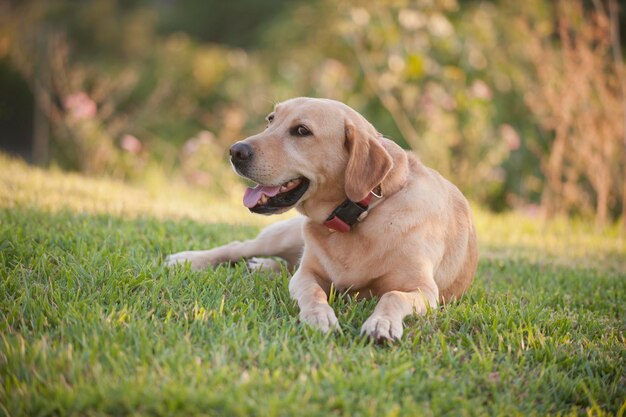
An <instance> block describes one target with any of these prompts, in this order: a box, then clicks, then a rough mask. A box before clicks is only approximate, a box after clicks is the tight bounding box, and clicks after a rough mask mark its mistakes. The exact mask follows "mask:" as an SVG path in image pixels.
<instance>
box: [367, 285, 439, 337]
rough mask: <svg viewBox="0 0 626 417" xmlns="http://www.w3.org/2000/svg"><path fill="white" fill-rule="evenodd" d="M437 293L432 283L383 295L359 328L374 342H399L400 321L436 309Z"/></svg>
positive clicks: (400, 333)
mask: <svg viewBox="0 0 626 417" xmlns="http://www.w3.org/2000/svg"><path fill="white" fill-rule="evenodd" d="M438 298H439V291H438V289H437V285H436V284H435V282H434V281H432V282H431V283H429V284H427V285H423V286H421V287H420V288H418V289H417V290H415V291H409V292H404V291H389V292H387V293H385V294H383V295H382V296H381V297H380V300H379V301H378V304H377V305H376V308H375V309H374V312H373V313H372V315H371V316H370V317H369V318H368V319H367V320H366V321H365V323H364V324H363V327H361V334H366V335H368V336H369V337H371V338H372V339H374V340H376V341H381V340H389V341H393V340H399V339H400V338H401V337H402V320H403V319H404V318H405V317H406V316H408V315H410V314H424V313H426V311H427V309H428V307H429V306H430V307H432V308H434V307H437V300H438Z"/></svg>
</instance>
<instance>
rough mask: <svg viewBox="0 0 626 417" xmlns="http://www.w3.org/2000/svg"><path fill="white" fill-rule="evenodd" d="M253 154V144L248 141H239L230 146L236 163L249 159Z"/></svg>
mask: <svg viewBox="0 0 626 417" xmlns="http://www.w3.org/2000/svg"><path fill="white" fill-rule="evenodd" d="M253 155H254V152H253V151H252V146H250V145H248V144H247V143H242V142H237V143H235V144H234V145H233V146H231V148H230V159H231V160H232V161H233V162H234V163H238V162H246V161H249V160H250V159H252V156H253Z"/></svg>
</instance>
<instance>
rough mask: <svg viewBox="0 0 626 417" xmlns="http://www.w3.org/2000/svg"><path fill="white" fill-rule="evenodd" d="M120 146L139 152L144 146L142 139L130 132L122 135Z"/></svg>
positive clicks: (131, 151) (129, 150) (128, 150)
mask: <svg viewBox="0 0 626 417" xmlns="http://www.w3.org/2000/svg"><path fill="white" fill-rule="evenodd" d="M120 146H121V147H122V149H124V150H125V151H127V152H130V153H139V152H141V149H142V148H143V146H142V144H141V141H140V140H139V139H137V138H136V137H135V136H133V135H129V134H126V135H124V136H122V140H121V141H120Z"/></svg>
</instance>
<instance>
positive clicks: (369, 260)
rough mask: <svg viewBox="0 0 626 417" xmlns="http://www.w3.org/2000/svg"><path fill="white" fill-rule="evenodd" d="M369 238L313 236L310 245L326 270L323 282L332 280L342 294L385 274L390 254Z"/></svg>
mask: <svg viewBox="0 0 626 417" xmlns="http://www.w3.org/2000/svg"><path fill="white" fill-rule="evenodd" d="M378 246H379V244H378V242H376V241H375V240H374V239H370V238H368V237H367V236H358V237H354V236H349V235H346V234H340V233H339V232H336V233H332V234H330V235H326V236H319V235H318V236H314V238H313V239H312V240H310V241H308V242H307V251H311V255H313V256H314V257H315V259H316V261H317V263H318V264H319V266H320V267H321V269H322V270H323V273H324V275H325V276H324V277H323V278H324V279H327V280H330V281H331V282H332V283H333V284H334V285H335V287H337V288H338V289H340V290H345V289H359V288H363V287H365V286H367V285H368V284H369V283H370V282H371V281H372V280H374V279H376V278H379V277H380V276H382V275H384V273H385V269H386V267H385V265H386V264H387V262H388V253H387V251H386V250H384V249H385V248H381V247H378Z"/></svg>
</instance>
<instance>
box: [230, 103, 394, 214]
mask: <svg viewBox="0 0 626 417" xmlns="http://www.w3.org/2000/svg"><path fill="white" fill-rule="evenodd" d="M230 156H231V163H232V166H233V168H234V169H235V171H236V172H237V173H238V174H239V175H241V176H243V177H245V178H248V179H250V180H252V181H254V182H255V183H257V184H258V186H257V187H256V188H250V189H248V190H247V191H246V194H245V196H244V204H245V205H246V206H247V207H248V208H249V209H250V210H251V211H253V212H255V213H262V214H274V213H281V212H284V211H286V210H288V209H290V208H291V207H294V206H296V207H298V208H302V206H303V205H305V203H307V204H308V203H311V202H312V203H315V202H326V203H333V204H336V203H338V202H341V201H343V200H344V199H345V198H346V197H347V198H349V199H350V200H352V201H360V200H362V199H364V198H365V197H366V196H367V195H368V194H369V193H370V191H372V189H374V188H375V187H376V186H377V185H379V184H380V183H381V182H382V181H383V179H384V178H385V176H386V175H387V174H388V173H389V171H390V170H391V168H392V165H393V162H392V159H391V156H390V155H389V153H388V152H387V151H386V150H385V148H384V147H383V145H382V136H381V135H380V134H379V133H378V132H377V131H376V129H375V128H374V127H373V126H372V125H371V124H370V123H369V122H368V121H367V120H365V118H364V117H363V116H361V115H360V114H359V113H357V112H356V111H354V110H353V109H351V108H350V107H348V106H346V105H345V104H343V103H340V102H338V101H334V100H327V99H313V98H295V99H291V100H288V101H285V102H283V103H280V104H278V105H276V106H275V108H274V111H273V112H272V113H270V114H269V115H268V116H267V128H266V129H265V130H264V131H263V132H261V133H259V134H257V135H254V136H251V137H249V138H247V139H245V140H242V141H239V142H237V143H235V144H234V145H233V146H232V147H231V148H230ZM304 211H306V210H304Z"/></svg>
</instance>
